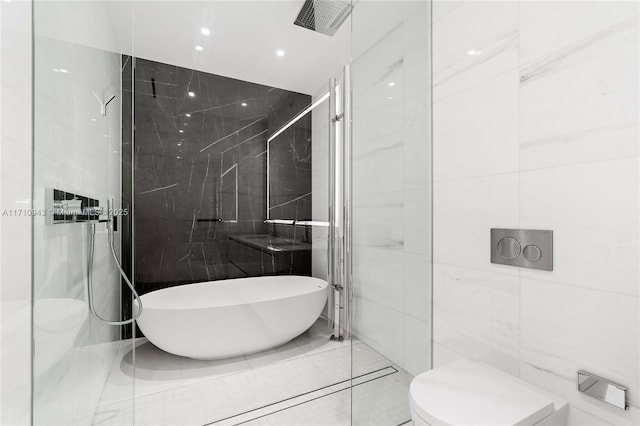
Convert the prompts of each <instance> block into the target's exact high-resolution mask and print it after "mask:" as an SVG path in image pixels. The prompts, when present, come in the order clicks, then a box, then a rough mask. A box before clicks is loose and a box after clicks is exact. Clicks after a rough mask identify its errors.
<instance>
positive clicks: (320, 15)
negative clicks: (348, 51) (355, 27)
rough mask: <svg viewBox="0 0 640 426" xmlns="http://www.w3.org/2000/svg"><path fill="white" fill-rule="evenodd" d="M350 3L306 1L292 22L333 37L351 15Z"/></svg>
mask: <svg viewBox="0 0 640 426" xmlns="http://www.w3.org/2000/svg"><path fill="white" fill-rule="evenodd" d="M351 9H352V6H351V2H349V1H342V0H306V1H305V2H304V5H303V6H302V9H301V10H300V13H299V14H298V17H297V18H296V20H295V21H294V22H293V23H294V24H295V25H298V26H300V27H303V28H307V29H309V30H312V31H316V32H319V33H322V34H326V35H329V36H332V35H334V34H335V33H336V32H337V31H338V29H339V28H340V26H341V25H342V24H343V23H344V21H345V20H346V19H347V17H348V16H349V14H350V13H351Z"/></svg>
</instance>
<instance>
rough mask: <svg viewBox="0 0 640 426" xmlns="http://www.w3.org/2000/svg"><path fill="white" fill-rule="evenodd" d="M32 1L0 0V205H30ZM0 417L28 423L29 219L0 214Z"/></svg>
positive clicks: (3, 207)
mask: <svg viewBox="0 0 640 426" xmlns="http://www.w3.org/2000/svg"><path fill="white" fill-rule="evenodd" d="M30 24H31V3H30V2H1V3H0V63H1V64H2V67H1V70H0V138H1V140H0V171H1V173H2V179H1V184H0V201H1V203H0V209H1V210H2V211H5V210H6V211H9V210H11V209H18V210H20V209H28V208H30V207H31V155H32V151H31V51H30V47H31V26H30ZM0 241H1V243H0V316H1V319H0V327H1V328H0V407H1V409H0V423H1V424H7V425H28V424H30V423H31V407H30V403H31V393H30V390H31V389H30V388H31V361H30V360H31V273H30V269H31V265H30V262H31V220H30V217H28V216H17V217H16V216H7V215H4V214H3V215H2V216H1V217H0Z"/></svg>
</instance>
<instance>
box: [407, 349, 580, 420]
mask: <svg viewBox="0 0 640 426" xmlns="http://www.w3.org/2000/svg"><path fill="white" fill-rule="evenodd" d="M409 399H410V405H411V419H412V420H413V424H414V425H416V426H418V425H428V426H441V425H443V426H444V425H447V426H507V425H508V426H513V425H518V426H530V425H537V426H566V424H567V415H568V413H569V406H568V404H567V401H566V400H564V399H562V398H560V397H559V396H557V395H553V394H551V393H549V392H547V391H544V390H542V389H539V388H537V387H535V386H533V385H530V384H528V383H526V382H524V381H523V380H520V379H518V378H516V377H513V376H511V375H509V374H507V373H504V372H503V371H500V370H498V369H497V368H494V367H491V366H489V365H487V364H483V363H481V362H475V361H469V360H458V361H455V362H452V363H451V364H447V365H443V366H441V367H438V368H435V369H433V370H431V371H427V372H425V373H422V374H420V375H418V376H416V377H415V378H414V379H413V381H412V382H411V388H410V389H409Z"/></svg>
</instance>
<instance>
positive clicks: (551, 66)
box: [520, 16, 638, 84]
mask: <svg viewBox="0 0 640 426" xmlns="http://www.w3.org/2000/svg"><path fill="white" fill-rule="evenodd" d="M637 27H638V17H637V16H635V17H633V18H630V19H627V20H625V21H622V22H620V23H617V24H615V25H612V26H610V27H608V28H606V29H604V30H602V31H599V32H597V33H595V34H591V35H589V36H588V37H585V38H584V39H582V40H580V41H579V42H576V43H573V44H571V45H569V46H566V47H563V48H561V49H558V50H556V51H555V52H553V53H551V54H549V55H547V56H546V57H544V58H542V59H540V60H538V61H536V62H534V63H532V64H530V65H528V66H526V67H525V68H523V69H522V70H521V73H520V83H521V84H525V83H527V82H529V81H532V80H534V79H536V78H539V77H542V76H544V75H545V74H547V73H549V72H551V71H553V70H555V69H556V68H559V67H562V66H563V65H564V64H565V63H566V62H567V60H568V59H570V58H572V57H574V56H576V55H577V54H579V53H583V52H585V51H586V50H587V49H592V48H594V46H595V45H596V44H598V43H601V42H607V41H609V40H610V39H611V38H613V37H614V36H618V35H620V34H621V33H624V32H625V31H628V30H635V31H636V32H637ZM630 39H631V38H628V39H627V40H630ZM619 41H620V40H616V45H619V44H620V43H619ZM623 41H624V40H623ZM622 44H624V43H622ZM587 54H588V56H589V57H590V58H591V57H592V52H588V53H587Z"/></svg>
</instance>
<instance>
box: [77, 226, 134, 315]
mask: <svg viewBox="0 0 640 426" xmlns="http://www.w3.org/2000/svg"><path fill="white" fill-rule="evenodd" d="M107 230H108V234H109V248H110V249H111V255H112V256H113V260H114V261H115V262H116V266H117V267H118V271H120V275H121V276H122V278H124V280H125V282H126V283H127V285H128V286H129V288H130V289H131V291H132V292H133V296H134V297H135V298H136V299H138V309H137V311H136V313H135V315H134V316H133V317H132V318H130V319H128V320H123V321H109V320H107V319H104V318H102V317H101V316H100V315H99V314H98V312H97V311H96V309H95V307H94V305H93V256H94V252H95V239H96V224H95V223H90V224H89V261H88V263H89V264H88V268H87V298H88V299H89V310H90V311H91V315H93V317H94V318H95V319H97V320H98V321H100V322H103V323H105V324H108V325H127V324H131V323H133V322H134V321H135V320H137V319H138V318H140V315H142V300H140V295H138V292H136V290H135V289H134V288H133V284H131V281H129V278H127V274H125V273H124V271H123V270H122V267H121V266H120V262H119V261H118V256H116V250H115V249H114V248H113V228H112V225H111V220H108V221H107Z"/></svg>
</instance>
